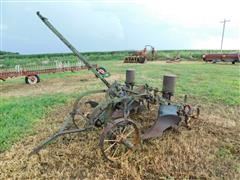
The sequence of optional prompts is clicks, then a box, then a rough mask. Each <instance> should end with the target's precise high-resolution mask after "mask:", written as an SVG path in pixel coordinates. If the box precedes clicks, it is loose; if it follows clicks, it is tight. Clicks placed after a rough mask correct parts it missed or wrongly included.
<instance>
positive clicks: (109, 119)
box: [30, 12, 199, 161]
mask: <svg viewBox="0 0 240 180" xmlns="http://www.w3.org/2000/svg"><path fill="white" fill-rule="evenodd" d="M37 15H38V16H39V18H40V19H41V20H42V21H43V22H44V23H45V24H46V25H47V27H49V28H50V30H52V32H53V33H54V34H56V35H57V36H58V37H59V38H60V39H61V40H62V42H63V43H64V44H66V45H67V46H68V47H69V49H71V50H72V52H73V53H74V54H75V55H76V56H77V57H78V58H79V59H80V60H81V61H83V62H84V64H85V65H86V66H87V67H88V68H89V69H90V70H91V71H92V72H93V73H94V74H95V75H96V76H97V77H98V78H99V79H100V80H101V81H102V82H103V83H104V84H105V85H106V89H103V90H92V91H88V92H85V93H82V94H81V95H80V96H79V97H78V98H77V99H76V101H75V103H74V105H73V108H72V111H71V112H70V113H69V114H68V115H67V117H66V118H65V121H64V123H63V125H62V127H61V128H60V129H59V131H58V132H56V133H55V134H54V135H52V136H51V137H49V139H47V140H46V141H44V142H43V143H42V144H40V145H39V146H37V147H36V148H35V149H33V151H32V152H31V153H30V155H32V154H34V153H38V152H39V151H40V150H41V149H42V148H43V147H45V146H46V145H47V144H48V143H50V142H51V141H53V140H55V139H56V138H58V137H59V136H62V135H65V134H71V133H80V132H86V131H90V130H98V129H102V134H101V135H100V139H99V146H100V149H101V152H102V154H103V156H104V157H105V158H107V159H108V160H110V161H118V160H120V159H122V158H123V157H124V158H126V157H127V156H128V155H130V154H131V152H134V150H136V149H137V148H139V147H140V144H141V143H142V142H143V140H145V139H149V138H156V137H159V136H161V135H162V134H163V132H164V131H166V130H167V129H169V128H171V127H175V126H177V125H179V123H180V122H181V121H185V122H186V124H189V122H190V119H191V118H197V117H198V116H199V107H198V106H194V107H192V106H190V105H189V104H187V103H186V97H185V101H184V102H183V103H179V104H176V103H173V102H172V100H171V97H172V96H173V95H174V89H175V83H176V76H174V75H166V76H164V77H163V87H162V90H158V88H153V87H150V86H148V85H147V84H144V85H138V84H136V83H135V70H133V69H128V70H127V71H126V81H125V83H124V84H120V83H119V82H117V81H115V82H114V83H112V84H110V83H109V82H108V81H107V80H106V79H105V77H104V76H102V75H101V74H100V73H99V71H96V69H95V68H94V67H93V66H92V65H91V64H90V63H89V62H88V61H87V60H86V59H85V57H84V56H82V55H81V54H80V53H79V52H78V51H77V50H76V49H75V48H74V47H73V46H72V45H71V44H70V43H69V42H68V41H67V40H66V39H65V38H64V37H63V36H62V35H61V34H60V33H59V32H58V31H57V30H56V29H55V28H54V27H53V25H52V24H50V22H49V21H48V20H47V18H45V17H43V16H42V15H41V14H40V13H39V12H37ZM97 93H105V98H104V99H103V100H101V101H100V102H98V101H97V100H96V99H97V98H95V100H92V99H91V100H88V101H86V99H87V97H88V98H89V97H94V95H95V94H97ZM86 106H88V107H89V108H88V109H86ZM151 106H156V107H158V114H157V115H156V117H157V120H156V121H155V122H154V123H153V125H152V126H151V127H150V128H146V129H144V128H141V126H140V125H139V123H137V122H136V121H134V120H132V117H133V116H135V115H141V113H142V112H144V111H150V108H151Z"/></svg>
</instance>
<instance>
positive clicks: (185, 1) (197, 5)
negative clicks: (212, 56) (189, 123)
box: [140, 0, 240, 49]
mask: <svg viewBox="0 0 240 180" xmlns="http://www.w3.org/2000/svg"><path fill="white" fill-rule="evenodd" d="M140 2H141V4H140V6H142V7H144V11H145V14H146V16H150V17H151V18H152V19H153V21H154V22H155V23H163V24H167V25H168V26H170V27H176V28H177V29H181V30H185V31H187V33H186V32H183V34H185V35H186V37H187V38H188V40H189V39H190V41H191V42H192V47H191V48H200V49H202V48H204V49H207V48H211V49H214V48H216V49H218V48H219V46H220V41H221V33H222V24H221V23H220V21H221V20H223V19H224V18H226V19H230V20H231V22H229V23H227V24H226V31H225V37H224V45H223V48H224V49H233V48H234V49H240V12H239V0H194V1H193V0H181V1H179V0H168V1H164V0H141V1H140Z"/></svg>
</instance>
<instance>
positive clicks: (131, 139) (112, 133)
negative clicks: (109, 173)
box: [99, 118, 141, 161]
mask: <svg viewBox="0 0 240 180" xmlns="http://www.w3.org/2000/svg"><path fill="white" fill-rule="evenodd" d="M140 143H141V138H140V131H139V128H138V126H137V125H136V123H134V122H133V121H132V120H130V119H127V120H125V119H123V118H120V119H116V120H114V121H112V122H111V123H109V124H108V125H107V126H106V127H105V128H104V130H103V133H102V135H101V136H100V143H99V145H100V149H101V151H102V154H103V156H104V157H105V158H107V159H108V160H110V161H117V160H119V159H125V158H127V157H128V156H129V155H131V153H132V152H134V151H135V150H136V149H137V148H138V147H139V145H140Z"/></svg>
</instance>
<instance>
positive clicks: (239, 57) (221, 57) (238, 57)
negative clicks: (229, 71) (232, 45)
mask: <svg viewBox="0 0 240 180" xmlns="http://www.w3.org/2000/svg"><path fill="white" fill-rule="evenodd" d="M202 59H203V61H205V62H217V61H223V62H232V63H233V64H234V63H235V62H239V61H240V53H234V54H204V55H203V56H202Z"/></svg>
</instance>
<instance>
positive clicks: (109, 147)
mask: <svg viewBox="0 0 240 180" xmlns="http://www.w3.org/2000/svg"><path fill="white" fill-rule="evenodd" d="M115 144H117V142H114V143H113V144H111V145H110V146H108V148H107V149H105V150H104V152H107V151H108V150H110V149H111V148H112V147H113V146H114V145H115Z"/></svg>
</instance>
